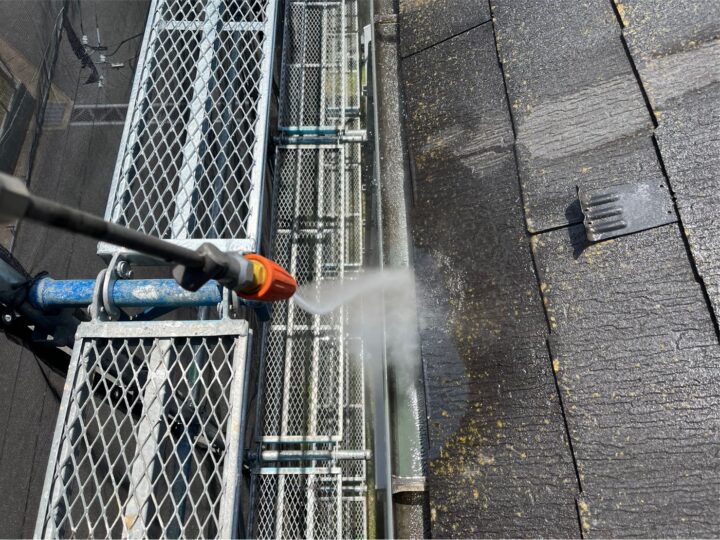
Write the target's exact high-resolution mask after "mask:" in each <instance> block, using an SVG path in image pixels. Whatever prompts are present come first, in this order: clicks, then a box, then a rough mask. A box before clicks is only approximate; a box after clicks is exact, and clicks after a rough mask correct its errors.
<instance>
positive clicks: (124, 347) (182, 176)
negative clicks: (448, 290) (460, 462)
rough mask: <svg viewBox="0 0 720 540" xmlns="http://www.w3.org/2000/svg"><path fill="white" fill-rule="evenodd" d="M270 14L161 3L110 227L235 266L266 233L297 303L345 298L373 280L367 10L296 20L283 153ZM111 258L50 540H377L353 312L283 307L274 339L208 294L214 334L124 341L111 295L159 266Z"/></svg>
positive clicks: (60, 451) (160, 329)
mask: <svg viewBox="0 0 720 540" xmlns="http://www.w3.org/2000/svg"><path fill="white" fill-rule="evenodd" d="M276 1H277V0H153V2H152V5H151V9H150V15H149V18H148V22H147V26H146V31H145V36H144V40H143V45H142V49H141V53H140V61H139V63H138V68H137V73H136V77H135V80H134V86H133V90H132V94H131V99H130V105H129V111H128V116H127V118H126V123H125V130H124V133H123V136H122V140H121V146H120V151H119V154H118V159H117V163H116V168H115V174H114V176H113V182H112V186H111V191H110V196H109V199H108V204H107V210H106V218H107V219H108V220H110V221H112V222H114V223H118V224H120V225H124V226H128V227H131V228H134V229H137V230H139V231H142V232H145V233H147V234H150V235H154V236H158V237H160V238H163V239H167V240H169V241H171V242H173V243H176V244H179V245H182V246H184V247H188V248H197V247H198V246H199V245H200V244H201V243H203V242H212V243H213V244H215V245H216V246H217V247H218V248H220V249H222V250H225V251H236V252H237V251H259V250H260V247H261V246H260V240H261V231H263V230H269V231H270V232H271V238H270V244H271V252H272V253H270V255H271V256H272V257H273V258H274V259H275V260H276V262H277V263H278V264H280V265H281V266H283V267H284V268H287V269H288V270H289V271H290V272H291V274H293V275H294V276H295V278H296V279H297V281H298V283H299V284H300V285H301V286H302V285H308V284H311V283H316V284H319V283H322V282H323V281H327V280H351V279H353V278H354V277H355V276H357V275H358V273H360V272H362V267H363V259H364V246H363V227H364V219H363V216H364V204H363V200H364V198H363V185H362V174H361V172H362V163H361V142H360V141H362V140H363V138H364V132H363V131H362V129H363V123H362V118H361V114H360V112H361V106H360V104H361V98H360V74H359V70H360V57H359V51H360V44H359V34H358V20H357V3H356V0H333V1H326V0H287V1H286V2H285V3H284V4H283V6H284V15H285V16H284V28H283V31H282V36H283V46H282V56H281V57H282V63H281V65H280V70H279V71H280V94H279V96H278V103H277V104H278V116H277V130H276V132H277V134H278V136H277V137H276V143H277V144H276V145H275V146H271V145H270V144H269V141H268V139H269V134H268V127H269V126H268V123H269V121H268V119H269V117H270V111H271V103H270V102H271V97H272V96H271V83H272V75H273V54H274V52H275V49H274V47H275V44H274V40H275V35H274V34H275V25H276V21H275V11H276V8H277V6H276ZM270 148H273V149H274V152H273V153H272V154H271V155H268V150H269V149H270ZM266 170H271V171H272V172H273V179H272V186H273V188H272V197H271V201H272V203H271V204H270V205H268V204H267V202H266V201H265V200H264V195H265V194H263V185H264V182H265V179H264V175H265V172H266ZM267 206H271V209H272V211H271V216H270V223H269V224H268V223H264V220H266V219H267V217H268V216H267V213H268V212H265V211H264V209H265V208H266V207H267ZM98 253H99V254H100V255H101V256H103V257H105V258H106V259H109V265H108V268H107V269H106V270H103V271H102V272H101V273H100V275H99V276H98V278H97V279H96V280H95V282H94V285H93V286H94V290H93V294H92V305H91V308H90V313H91V315H92V317H91V320H90V321H89V322H84V323H82V324H80V326H79V329H78V333H77V339H76V341H75V346H74V349H73V355H72V359H71V363H70V371H69V373H68V383H67V387H66V390H65V392H64V395H63V401H62V404H61V410H60V414H59V417H58V421H57V425H56V429H55V435H54V440H53V446H52V449H51V456H50V461H49V464H48V469H47V473H46V479H45V484H44V490H43V496H42V502H41V508H40V511H39V514H38V520H37V524H36V536H42V537H73V538H74V537H98V536H104V537H120V536H122V537H138V538H139V537H234V536H237V535H238V534H241V535H242V534H245V535H248V536H253V537H259V538H268V537H289V538H300V537H307V538H330V537H347V538H364V537H366V536H367V513H368V507H367V501H366V496H367V474H368V468H367V460H368V459H369V458H370V452H369V450H368V445H367V433H366V418H365V379H364V377H365V374H364V368H363V342H362V338H361V336H356V335H352V330H351V329H352V327H353V324H352V322H353V317H355V314H353V313H352V310H350V309H347V308H345V307H340V308H338V309H336V310H334V311H333V312H331V313H328V314H326V315H312V314H309V313H307V312H305V311H303V310H301V309H299V308H298V307H297V306H296V305H295V304H294V303H292V302H283V303H277V304H275V305H274V306H273V309H272V312H271V314H270V316H269V321H268V322H266V323H265V324H259V323H258V322H257V321H256V320H255V318H254V317H253V318H250V319H249V320H243V319H237V318H236V317H238V316H239V313H241V312H242V310H240V309H238V308H239V305H238V301H237V298H235V299H233V297H232V295H231V294H230V293H228V292H227V291H219V290H215V291H210V292H211V293H212V294H210V295H209V296H208V299H209V298H212V299H215V298H217V297H218V296H219V297H220V302H219V304H217V312H218V316H217V318H215V319H213V318H212V315H211V314H210V309H209V308H208V307H202V308H200V309H201V311H198V312H195V313H194V315H193V314H190V315H188V314H187V313H185V314H183V315H181V316H182V317H184V319H183V320H174V321H169V320H166V321H162V322H159V321H154V322H137V321H140V320H143V319H144V320H145V321H146V320H147V319H149V318H152V317H155V316H157V314H158V313H166V311H163V309H162V306H154V307H151V308H150V309H149V310H146V311H145V312H142V313H140V314H139V315H138V316H139V317H140V318H139V319H136V321H135V322H133V321H131V322H128V320H127V319H128V317H127V314H126V313H124V312H123V311H122V310H121V309H118V306H116V305H114V304H113V302H112V294H111V292H112V291H113V290H114V287H115V281H116V280H118V279H122V276H121V273H122V272H121V271H120V269H121V267H122V265H123V263H126V262H132V263H133V264H143V263H145V262H148V261H147V259H146V258H144V257H141V256H139V255H138V254H136V253H133V252H128V251H126V250H122V249H119V248H116V247H114V246H111V245H108V244H103V243H101V244H99V246H98ZM151 262H152V263H153V264H157V261H151ZM137 281H138V282H139V281H141V280H137ZM310 294H312V292H310ZM208 302H210V300H207V301H206V300H203V302H202V303H198V304H197V305H202V306H208ZM158 308H160V309H158ZM153 310H154V311H153ZM250 320H251V321H252V323H250V322H249V321H250ZM253 332H256V335H258V334H259V335H260V336H261V337H262V339H261V340H260V342H261V343H260V344H259V349H260V355H259V356H260V361H259V365H257V366H255V365H254V364H253V361H252V360H253V358H254V357H253V355H252V353H251V350H252V347H251V345H252V336H253ZM255 370H257V373H258V380H259V389H260V391H259V395H258V398H257V399H256V402H255V407H256V409H257V410H256V413H255V414H254V422H253V426H249V427H248V432H250V431H252V434H253V435H254V436H253V438H252V442H251V447H250V448H247V449H246V448H245V442H246V441H245V432H246V426H245V423H246V421H247V419H248V418H249V417H250V416H253V415H249V414H248V411H247V410H246V409H247V408H248V407H249V403H248V399H249V398H248V391H247V388H246V387H247V384H248V382H247V381H248V380H249V379H250V374H251V373H253V376H254V371H255ZM245 466H248V467H249V470H250V471H251V475H250V486H249V488H250V489H249V496H250V499H249V501H246V500H244V499H243V497H242V495H243V489H244V482H243V474H242V471H243V469H244V467H245ZM245 513H247V514H248V515H247V516H245V515H244V514H245ZM245 517H247V521H246V520H245ZM245 523H248V525H247V528H246V527H245Z"/></svg>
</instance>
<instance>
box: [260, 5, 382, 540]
mask: <svg viewBox="0 0 720 540" xmlns="http://www.w3.org/2000/svg"><path fill="white" fill-rule="evenodd" d="M283 35H284V40H283V52H282V59H283V62H282V69H281V85H280V89H281V90H280V98H279V118H278V131H279V133H280V136H279V138H278V140H279V142H280V143H281V144H280V145H279V146H278V148H277V152H276V156H275V167H274V192H273V200H274V211H273V217H272V231H273V232H272V257H273V258H274V259H275V260H276V261H277V262H278V263H279V264H281V265H284V266H285V267H286V268H288V269H289V270H290V272H291V273H292V274H293V275H294V276H295V277H296V279H297V281H298V284H299V285H300V286H303V285H306V286H307V285H308V284H312V283H314V284H316V285H317V284H320V283H322V282H323V281H327V280H350V279H353V276H354V275H357V273H359V272H361V271H362V265H363V253H364V250H363V226H364V221H363V194H362V178H361V159H360V156H361V148H360V147H361V143H360V142H357V141H358V139H360V140H361V139H362V136H363V132H362V131H361V117H360V74H359V68H360V58H359V46H360V42H359V35H358V18H357V2H356V1H355V0H338V1H326V0H322V1H315V0H289V1H288V2H287V3H286V5H285V27H284V32H283ZM305 294H310V295H312V294H313V289H312V288H310V289H306V290H305ZM353 316H355V315H354V314H353V313H352V310H350V309H346V308H345V307H342V306H341V307H339V308H337V309H336V310H334V311H333V312H331V313H329V314H326V315H312V314H309V313H306V312H305V311H303V310H302V309H300V308H298V307H297V306H296V305H295V304H294V303H292V302H290V303H286V304H282V305H279V306H276V308H275V309H274V311H273V314H272V319H271V321H270V324H269V325H268V328H267V332H266V333H265V339H264V354H263V364H262V368H261V376H262V381H263V383H262V385H261V388H262V395H261V398H260V399H259V400H258V414H257V428H256V442H257V444H258V445H259V450H258V451H257V456H258V457H259V458H260V459H259V460H258V461H257V463H256V466H255V470H254V474H253V482H252V494H253V503H252V505H251V529H250V534H251V536H253V537H258V538H272V537H287V538H313V537H317V538H330V537H344V538H365V537H366V536H367V500H366V495H367V462H366V460H367V459H368V457H369V452H368V450H367V442H366V439H367V434H366V431H365V430H366V422H365V420H366V419H365V380H364V370H363V357H362V355H363V345H362V339H361V338H360V336H353V335H351V328H352V326H353V325H352V324H351V320H350V319H351V317H353ZM331 486H332V488H331ZM331 494H333V495H332V497H331ZM328 497H330V498H328ZM331 501H332V502H337V504H330V502H331ZM321 502H322V503H321ZM328 523H329V524H333V526H335V527H336V528H333V527H330V528H328V526H327V525H326V524H328Z"/></svg>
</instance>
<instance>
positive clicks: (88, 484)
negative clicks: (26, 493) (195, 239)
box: [35, 320, 249, 538]
mask: <svg viewBox="0 0 720 540" xmlns="http://www.w3.org/2000/svg"><path fill="white" fill-rule="evenodd" d="M128 336H132V337H128ZM248 337H249V334H248V324H247V322H246V321H239V320H220V321H203V322H198V321H182V322H149V323H147V322H146V323H132V322H120V323H116V322H109V323H107V322H92V323H84V324H82V325H81V326H80V328H79V330H78V340H77V341H76V343H75V348H74V351H73V356H72V360H71V363H70V370H69V372H68V378H67V383H66V384H67V389H66V391H65V393H64V395H63V400H62V404H61V407H60V412H59V414H58V420H57V428H56V431H55V436H54V439H53V445H52V449H51V452H50V462H49V466H48V471H47V476H46V479H45V485H44V489H43V496H42V504H41V508H40V512H39V514H38V521H37V526H36V530H35V535H36V537H43V538H44V537H54V538H56V537H60V538H98V537H111V538H119V537H133V538H147V537H151V538H157V537H175V538H177V537H182V538H190V537H193V538H195V537H202V538H207V537H215V536H218V537H221V538H228V537H231V536H234V535H235V531H236V526H237V513H238V511H239V502H238V490H237V488H238V480H239V476H240V472H241V471H240V463H241V461H240V459H241V457H242V452H243V450H242V440H241V436H240V434H241V433H242V425H243V419H242V416H241V413H242V407H243V398H242V396H243V384H244V378H245V369H246V357H247V353H248V350H249V347H248Z"/></svg>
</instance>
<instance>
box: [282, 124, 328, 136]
mask: <svg viewBox="0 0 720 540" xmlns="http://www.w3.org/2000/svg"><path fill="white" fill-rule="evenodd" d="M280 131H281V132H283V133H285V134H286V135H334V134H337V132H338V130H337V128H334V127H320V126H291V127H281V128H280Z"/></svg>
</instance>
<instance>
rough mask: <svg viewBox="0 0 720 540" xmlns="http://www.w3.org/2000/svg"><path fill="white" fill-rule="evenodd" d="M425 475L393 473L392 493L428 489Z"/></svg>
mask: <svg viewBox="0 0 720 540" xmlns="http://www.w3.org/2000/svg"><path fill="white" fill-rule="evenodd" d="M426 490H427V487H426V480H425V477H424V476H396V475H394V474H393V475H392V493H393V495H395V494H396V493H406V492H408V491H426Z"/></svg>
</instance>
